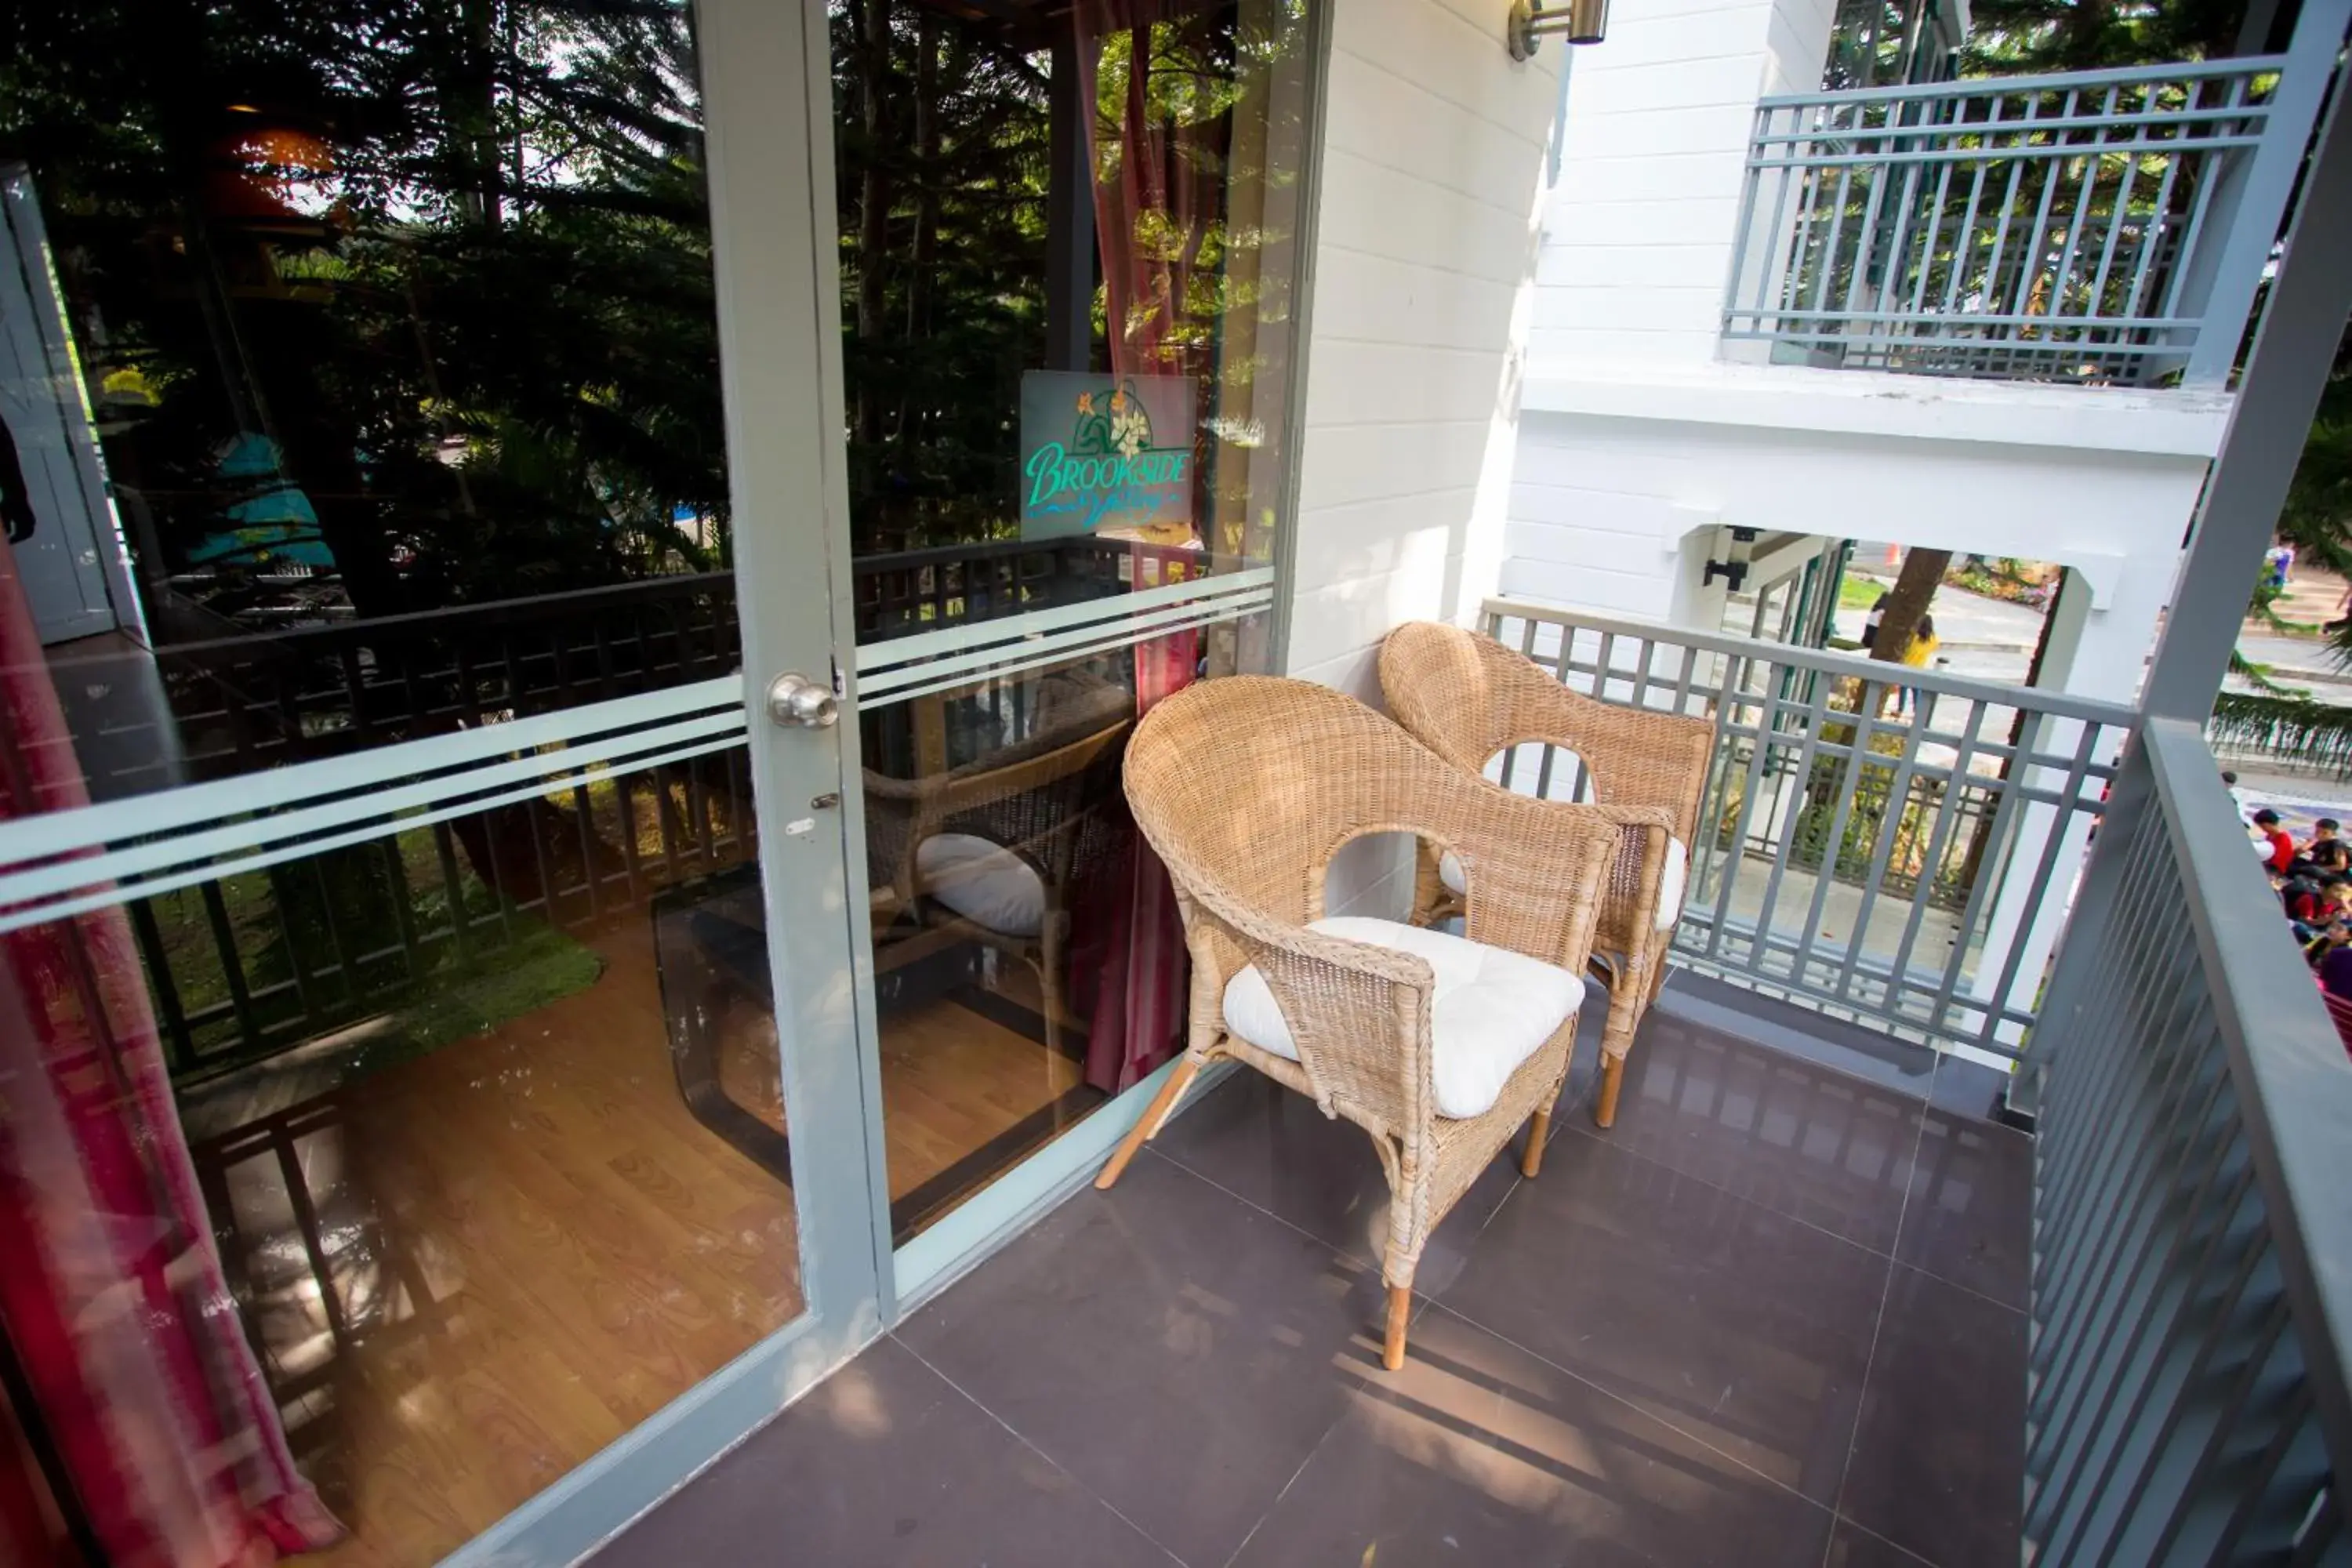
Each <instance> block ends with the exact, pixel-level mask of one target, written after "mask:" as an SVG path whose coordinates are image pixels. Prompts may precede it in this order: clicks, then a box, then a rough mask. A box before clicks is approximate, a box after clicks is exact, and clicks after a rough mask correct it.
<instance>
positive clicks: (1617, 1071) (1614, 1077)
mask: <svg viewBox="0 0 2352 1568" xmlns="http://www.w3.org/2000/svg"><path fill="white" fill-rule="evenodd" d="M1624 1078H1625V1058H1623V1057H1606V1056H1605V1057H1602V1058H1601V1098H1600V1099H1599V1100H1596V1101H1595V1102H1594V1103H1593V1107H1592V1124H1593V1125H1594V1126H1596V1127H1601V1128H1610V1127H1614V1126H1615V1125H1616V1124H1617V1090H1618V1088H1619V1087H1620V1086H1621V1085H1622V1083H1623V1081H1624Z"/></svg>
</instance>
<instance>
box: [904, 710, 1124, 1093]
mask: <svg viewBox="0 0 2352 1568" xmlns="http://www.w3.org/2000/svg"><path fill="white" fill-rule="evenodd" d="M1130 701H1131V700H1130ZM1128 729H1129V721H1127V720H1125V719H1119V720H1116V721H1112V722H1109V723H1107V724H1102V725H1100V727H1099V728H1097V729H1095V730H1094V731H1092V732H1091V733H1086V734H1081V735H1078V736H1077V737H1076V738H1075V739H1073V738H1071V735H1070V731H1069V730H1068V729H1067V728H1057V729H1056V730H1055V731H1053V732H1051V733H1049V734H1046V735H1043V736H1038V737H1035V738H1034V739H1033V740H1032V741H1030V742H1024V744H1023V745H1021V746H1018V747H1014V748H1010V749H1007V750H1005V751H1002V752H997V753H995V754H993V755H992V756H989V757H987V758H985V759H983V760H982V762H980V763H975V764H971V765H967V766H965V767H962V768H958V769H956V770H954V771H953V772H950V773H935V774H931V775H929V776H927V777H924V778H919V779H894V778H887V777H885V776H883V775H881V774H879V773H874V772H872V771H870V770H869V771H868V772H867V773H866V777H865V786H866V851H867V854H866V860H867V865H868V867H869V869H870V871H871V873H872V875H873V876H874V877H875V879H876V882H877V885H876V888H875V889H874V894H873V899H872V902H873V913H874V921H875V924H876V927H877V930H876V932H875V944H874V963H875V967H876V968H877V970H878V971H880V972H882V973H888V972H890V971H891V970H893V969H898V968H900V967H903V966H904V965H906V964H908V963H914V962H915V961H917V960H919V959H921V958H925V957H928V956H929V955H930V954H932V953H935V952H940V951H942V950H943V949H945V948H948V947H951V946H954V945H955V944H957V943H960V942H977V943H979V944H981V945H982V946H984V947H991V948H994V949H995V950H997V951H998V952H1003V953H1004V954H1006V955H1007V956H1008V957H1011V958H1013V959H1015V960H1016V961H1018V962H1020V963H1024V964H1026V965H1027V966H1028V967H1029V968H1030V969H1031V970H1032V971H1033V972H1034V973H1035V975H1036V979H1037V990H1038V998H1039V1006H1038V1011H1039V1016H1040V1017H1041V1019H1042V1021H1043V1024H1044V1028H1045V1046H1046V1047H1047V1048H1048V1049H1049V1050H1053V1051H1056V1052H1060V1053H1063V1054H1068V1055H1081V1054H1083V1052H1082V1050H1078V1051H1074V1050H1073V1049H1072V1048H1071V1047H1070V1045H1069V1043H1068V1042H1067V1040H1066V1035H1067V1034H1068V1033H1069V1029H1070V1023H1069V1005H1068V1002H1067V999H1066V984H1065V982H1066V975H1065V973H1064V971H1065V970H1066V968H1067V967H1068V952H1067V949H1068V946H1069V936H1070V914H1069V900H1070V895H1071V892H1072V890H1073V889H1075V888H1076V886H1077V885H1078V884H1079V883H1081V882H1082V881H1084V879H1086V877H1087V875H1088V874H1089V873H1090V871H1091V870H1092V869H1093V868H1095V867H1096V866H1097V864H1098V863H1099V862H1100V861H1101V860H1102V859H1103V858H1105V857H1106V856H1108V855H1110V854H1114V853H1116V852H1117V850H1118V843H1119V839H1118V826H1117V825H1116V824H1115V823H1114V822H1113V821H1112V820H1111V818H1110V816H1108V810H1107V808H1108V807H1109V806H1110V805H1111V804H1112V801H1113V799H1114V796H1113V793H1112V792H1114V791H1115V790H1117V788H1118V768H1119V751H1120V747H1121V743H1122V742H1124V741H1125V740H1126V738H1127V732H1128Z"/></svg>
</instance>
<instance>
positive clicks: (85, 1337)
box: [0, 542, 342, 1568]
mask: <svg viewBox="0 0 2352 1568" xmlns="http://www.w3.org/2000/svg"><path fill="white" fill-rule="evenodd" d="M86 801H87V796H86V795H85V794H84V793H83V789H82V783H81V775H80V771H79V767H78V765H77V764H76V763H75V761H74V754H73V747H72V742H71V739H70V736H69V734H68V731H67V729H66V724H65V718H64V715H63V713H62V712H61V711H60V710H59V709H58V701H57V697H56V693H55V692H54V690H53V689H51V686H50V683H49V679H48V674H47V667H46V665H45V663H44V660H43V658H42V653H41V647H40V643H39V640H38V638H37V636H36V634H35V632H34V629H33V619H32V615H31V612H30V609H29V607H28V606H27V605H26V597H25V593H24V588H23V584H22V583H21V582H20V581H19V579H18V578H17V576H16V569H15V565H14V563H13V560H12V558H11V556H10V553H9V551H8V548H7V546H6V545H5V542H0V820H5V819H7V818H11V817H20V816H29V815H31V814H33V813H35V812H37V811H42V810H57V809H61V808H69V807H72V806H75V805H83V804H85V803H86ZM0 1259H5V1263H4V1264H0V1327H5V1330H6V1332H7V1335H8V1338H9V1340H10V1342H12V1343H13V1345H14V1346H15V1349H16V1356H17V1359H18V1361H19V1363H20V1364H21V1365H22V1367H23V1368H24V1371H25V1374H26V1383H27V1384H28V1385H29V1391H30V1395H31V1398H32V1400H33V1402H34V1404H35V1405H36V1406H37V1411H38V1415H39V1417H40V1425H41V1426H42V1428H43V1430H44V1431H45V1433H46V1435H47V1438H48V1440H49V1442H50V1443H51V1445H52V1446H53V1447H54V1449H55V1451H56V1455H57V1458H58V1460H60V1461H61V1463H62V1468H63V1471H64V1473H65V1475H66V1476H67V1478H68V1479H69V1481H70V1484H71V1488H72V1490H73V1493H74V1496H73V1499H72V1500H70V1503H78V1504H79V1508H80V1510H81V1511H82V1512H83V1513H84V1514H85V1515H86V1516H87V1517H88V1519H89V1524H90V1526H91V1529H92V1531H93V1532H94V1533H95V1535H96V1537H97V1539H98V1541H99V1542H100V1544H101V1545H102V1546H103V1547H104V1549H105V1551H106V1553H107V1556H108V1559H109V1562H110V1563H111V1564H112V1568H259V1565H262V1564H267V1563H272V1562H275V1561H276V1560H277V1558H278V1555H279V1554H280V1553H289V1552H302V1551H311V1550H316V1549H318V1548H320V1547H324V1546H328V1545H331V1544H332V1543H333V1542H335V1541H336V1540H338V1539H339V1538H340V1537H341V1533H342V1531H341V1526H339V1525H338V1524H337V1523H336V1522H335V1521H334V1519H333V1518H332V1517H331V1515H330V1514H328V1512H327V1511H326V1510H325V1508H324V1507H323V1506H322V1505H321V1504H320V1501H319V1500H318V1497H317V1495H316V1494H315V1493H314V1492H313V1491H312V1490H311V1489H310V1485H309V1483H308V1482H306V1481H304V1480H303V1479H301V1477H300V1476H299V1475H298V1474H297V1473H296V1471H295V1468H294V1461H293V1457H292V1455H291V1454H290V1453H289V1451H288V1449H287V1446H286V1437H285V1434H284V1432H283V1430H282V1429H281V1428H280V1426H279V1425H278V1414H277V1409H276V1406H275V1405H273V1404H272V1402H271V1400H270V1398H269V1393H268V1387H267V1385H266V1384H264V1383H263V1381H262V1376H261V1369H260V1366H259V1364H258V1363H257V1362H256V1361H255V1359H254V1355H253V1352H252V1349H251V1347H250V1346H249V1345H248V1344H247V1341H246V1338H245V1334H244V1331H243V1329H242V1327H241V1325H240V1323H239V1321H238V1317H237V1313H236V1307H235V1305H234V1304H233V1302H232V1301H231V1300H230V1297H229V1293H228V1289H227V1286H226V1282H225V1281H224V1279H223V1278H222V1274H221V1264H220V1257H219V1254H218V1251H217V1250H216V1248H215V1245H214V1240H213V1235H212V1231H211V1228H210V1226H208V1225H207V1223H206V1221H205V1207H204V1201H203V1199H202V1197H201V1196H200V1194H199V1193H198V1191H197V1187H196V1178H195V1171H194V1166H193V1165H192V1164H191V1163H190V1162H189V1158H188V1148H187V1144H186V1142H185V1141H184V1139H183V1137H182V1136H181V1132H180V1123H179V1117H178V1114H177V1112H176V1110H174V1108H173V1102H172V1090H171V1084H170V1080H169V1078H168V1076H167V1075H166V1072H165V1069H164V1065H163V1048H162V1045H161V1042H160V1041H159V1039H158V1037H157V1034H156V1028H155V1022H154V1018H153V1016H152V1014H151V1012H150V1011H149V1008H148V1003H147V993H146V987H145V983H144V980H143V977H142V971H141V968H140V963H139V956H138V953H137V952H136V951H135V949H134V947H133V945H132V942H131V927H130V921H128V920H127V919H126V918H125V917H124V916H123V914H122V912H121V910H120V909H106V910H95V911H91V912H89V913H85V914H81V915H77V916H72V917H68V918H67V919H64V920H58V921H47V922H44V923H41V924H37V925H32V926H27V927H25V928H22V929H20V930H17V931H9V932H7V933H5V935H0Z"/></svg>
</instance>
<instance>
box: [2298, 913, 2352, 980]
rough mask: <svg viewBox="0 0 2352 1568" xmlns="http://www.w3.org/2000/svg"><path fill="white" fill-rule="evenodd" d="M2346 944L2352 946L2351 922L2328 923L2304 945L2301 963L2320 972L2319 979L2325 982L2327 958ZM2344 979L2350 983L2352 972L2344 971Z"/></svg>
mask: <svg viewBox="0 0 2352 1568" xmlns="http://www.w3.org/2000/svg"><path fill="white" fill-rule="evenodd" d="M2347 944H2352V921H2346V920H2341V919H2339V920H2332V921H2328V922H2327V923H2326V925H2325V926H2323V927H2321V928H2320V932H2319V934H2318V935H2317V936H2315V937H2313V938H2312V939H2311V940H2310V941H2309V942H2305V944H2304V949H2303V961H2304V962H2305V963H2308V964H2310V965H2311V966H2312V968H2314V969H2316V970H2318V971H2320V976H2321V979H2322V980H2323V981H2325V979H2326V963H2327V959H2328V957H2329V956H2330V955H2331V954H2333V953H2335V952H2338V951H2339V950H2341V949H2342V948H2344V947H2345V946H2346V945H2347ZM2339 967H2340V966H2339ZM2345 978H2346V979H2347V981H2352V970H2347V971H2345Z"/></svg>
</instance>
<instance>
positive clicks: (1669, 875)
mask: <svg viewBox="0 0 2352 1568" xmlns="http://www.w3.org/2000/svg"><path fill="white" fill-rule="evenodd" d="M1437 879H1438V880H1439V881H1441V882H1443V883H1444V884H1445V886H1446V887H1447V888H1448V889H1450V890H1452V891H1454V892H1456V893H1466V892H1468V891H1469V890H1470V874H1469V872H1468V871H1466V870H1465V869H1464V868H1463V865H1462V857H1461V856H1459V855H1456V854H1455V853H1454V851H1453V850H1451V849H1448V850H1447V851H1446V852H1445V853H1444V856H1443V857H1441V858H1439V860H1438V862H1437ZM1689 880H1690V846H1689V845H1687V844H1685V843H1684V842H1683V841H1682V840H1681V839H1679V838H1668V839H1667V840H1666V868H1665V871H1664V874H1662V875H1661V876H1660V877H1659V878H1658V913H1657V918H1656V920H1655V921H1654V926H1655V929H1657V930H1659V931H1672V930H1674V929H1675V921H1677V920H1679V919H1681V918H1682V912H1683V888H1684V885H1685V883H1687V882H1688V881H1689Z"/></svg>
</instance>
